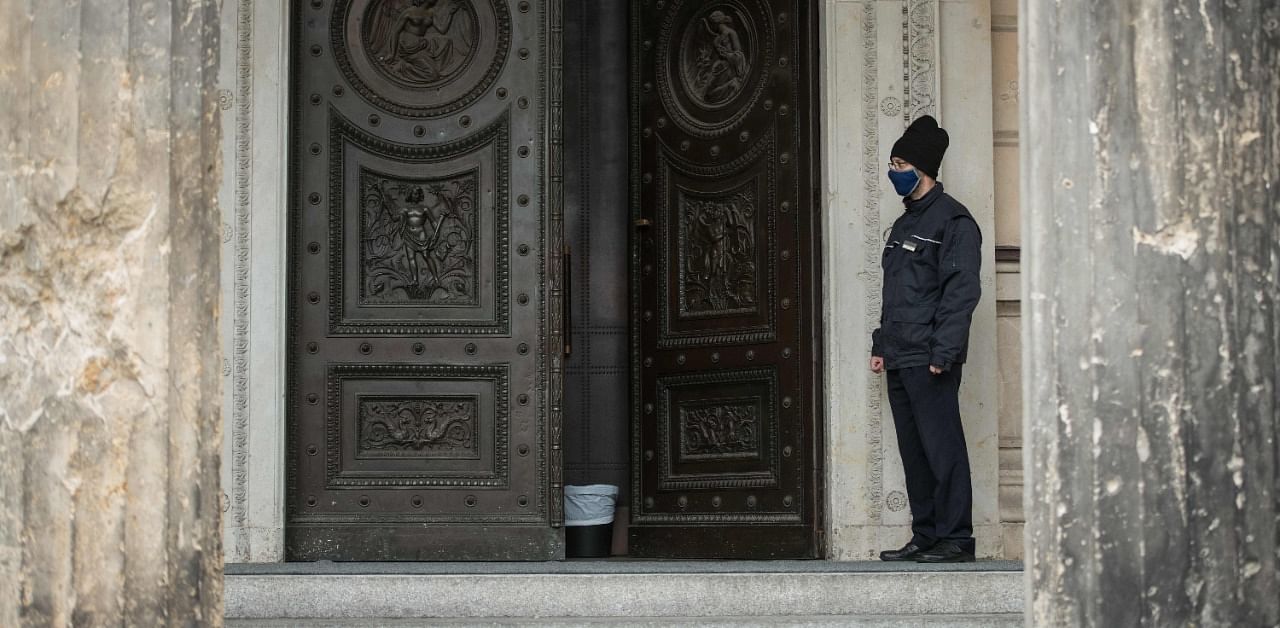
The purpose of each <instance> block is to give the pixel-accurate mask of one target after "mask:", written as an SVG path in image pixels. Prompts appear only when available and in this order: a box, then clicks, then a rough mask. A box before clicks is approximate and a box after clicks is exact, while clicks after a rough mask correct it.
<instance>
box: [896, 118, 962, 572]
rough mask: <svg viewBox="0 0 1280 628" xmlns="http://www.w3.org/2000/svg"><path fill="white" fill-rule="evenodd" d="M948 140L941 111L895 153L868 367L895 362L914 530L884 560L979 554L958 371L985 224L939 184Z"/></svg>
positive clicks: (912, 130)
mask: <svg viewBox="0 0 1280 628" xmlns="http://www.w3.org/2000/svg"><path fill="white" fill-rule="evenodd" d="M948 143H949V140H948V137H947V132H946V131H945V130H943V129H941V128H939V127H938V122H937V120H934V119H933V118H932V117H931V116H923V117H921V118H919V119H917V120H916V121H915V122H912V123H911V126H910V127H908V128H907V131H906V133H904V134H903V135H902V138H901V139H899V140H898V141H897V143H895V144H894V145H893V151H892V153H890V157H891V161H890V162H889V166H890V170H889V179H890V181H892V182H893V186H894V189H895V190H897V192H898V194H901V195H902V197H903V202H904V203H905V204H906V211H905V212H904V213H903V214H902V216H901V217H899V218H898V219H897V220H896V221H894V223H893V228H892V229H891V230H890V232H889V241H888V243H887V244H886V245H885V248H884V254H883V256H882V262H881V264H882V266H883V267H884V301H883V310H882V311H881V315H880V328H879V329H877V330H875V332H874V333H872V340H871V344H872V348H871V355H872V357H871V370H872V371H874V372H876V373H880V372H883V371H888V375H887V378H888V386H889V407H890V408H891V409H892V411H893V424H894V427H895V428H897V432H898V450H899V452H901V454H902V464H903V467H904V470H905V471H906V478H907V498H908V500H909V501H910V503H911V530H912V537H911V541H909V542H908V543H907V544H906V545H905V546H904V547H902V548H901V549H898V550H889V551H885V552H881V553H880V559H881V560H898V561H907V560H914V561H916V562H928V563H949V562H970V561H972V560H973V559H974V540H973V488H972V484H971V481H970V478H969V454H968V451H967V450H966V447H965V440H964V427H963V426H962V425H961V422H960V401H959V391H960V375H961V370H962V365H963V364H964V361H965V354H966V350H967V347H968V342H969V322H970V320H971V319H972V317H973V310H974V308H975V307H976V306H977V305H978V298H979V297H980V296H981V294H982V286H981V283H980V280H979V275H978V269H979V265H980V264H981V253H980V251H981V248H982V234H981V232H980V231H979V230H978V224H977V223H976V222H975V221H974V219H973V216H972V215H971V214H970V213H969V210H967V209H965V207H964V205H961V204H960V203H959V202H957V201H956V200H955V199H953V198H951V197H950V196H948V195H947V194H946V192H944V191H943V189H942V183H941V182H939V181H938V180H937V177H938V167H939V166H940V165H942V156H943V154H944V153H945V152H946V150H947V145H948Z"/></svg>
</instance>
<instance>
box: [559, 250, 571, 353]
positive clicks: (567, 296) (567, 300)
mask: <svg viewBox="0 0 1280 628" xmlns="http://www.w3.org/2000/svg"><path fill="white" fill-rule="evenodd" d="M561 264H562V268H561V271H562V272H561V276H562V277H563V281H564V304H563V306H564V357H566V358H567V357H569V355H570V354H571V353H573V249H571V248H569V245H567V244H566V245H565V246H564V255H563V256H562V257H561Z"/></svg>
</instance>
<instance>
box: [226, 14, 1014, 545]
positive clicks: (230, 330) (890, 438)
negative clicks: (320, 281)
mask: <svg viewBox="0 0 1280 628" xmlns="http://www.w3.org/2000/svg"><path fill="white" fill-rule="evenodd" d="M814 1H815V2H820V3H821V7H820V10H821V13H820V20H821V27H820V30H821V32H822V37H823V41H822V42H820V46H819V49H820V50H821V51H822V55H823V58H822V59H820V61H819V65H820V67H821V68H822V70H821V79H820V80H821V81H822V88H821V90H822V91H821V93H822V94H823V103H824V104H823V111H822V121H821V125H822V128H823V129H824V133H825V139H826V141H825V144H824V146H823V149H822V151H823V161H824V168H825V171H824V173H823V180H824V182H825V183H824V185H825V197H824V198H823V199H822V202H821V206H822V207H823V211H824V220H825V224H824V226H823V228H822V229H823V234H824V251H823V269H822V273H823V276H824V286H823V294H824V320H825V335H826V343H827V344H826V347H825V364H824V365H823V368H824V370H825V374H824V377H823V379H824V381H825V384H826V391H825V394H826V412H825V416H826V421H827V425H826V437H825V442H826V449H827V451H826V463H825V470H826V476H827V477H826V491H825V492H826V495H827V496H828V497H827V499H828V503H827V505H826V508H825V510H826V513H827V522H826V525H825V529H824V536H825V542H824V543H823V545H824V546H825V548H826V549H825V555H826V557H827V558H829V559H833V560H857V559H866V558H870V557H872V556H873V555H874V552H875V551H877V550H878V549H880V548H883V547H888V546H891V545H898V544H901V543H902V542H903V540H904V539H905V537H906V535H907V529H906V526H907V525H908V524H909V522H910V514H909V512H908V511H907V508H906V496H905V489H904V486H905V484H904V481H903V478H902V471H901V464H900V463H899V460H898V456H897V446H896V442H895V437H894V433H893V422H892V419H891V417H890V416H889V415H888V411H887V408H888V404H887V403H886V402H885V399H884V389H883V383H882V380H881V378H879V377H877V376H874V375H871V374H870V373H869V372H868V370H867V369H866V361H867V357H868V355H869V350H870V336H871V330H872V329H874V327H875V326H876V325H877V323H878V319H879V306H880V303H879V293H880V274H879V260H880V247H881V233H882V232H883V231H884V230H885V229H886V228H887V227H888V226H889V225H890V223H892V221H893V219H894V218H895V217H896V216H897V214H898V212H900V211H901V209H900V207H899V206H898V203H899V201H898V200H897V197H896V196H895V195H894V194H893V190H892V189H891V188H890V187H888V186H886V185H885V179H884V172H883V171H884V163H885V162H886V161H888V148H889V146H891V144H892V142H893V141H894V140H895V139H896V138H897V137H898V136H899V135H900V134H901V132H902V129H903V128H905V126H906V124H907V123H908V122H909V121H910V119H912V118H914V117H915V116H917V115H921V114H924V113H931V114H933V115H936V116H937V117H938V118H939V120H940V121H941V122H942V125H943V126H944V127H947V128H948V131H949V132H950V133H951V148H950V150H949V151H948V154H947V159H946V165H945V166H944V168H943V172H942V179H943V180H944V181H945V182H946V183H947V188H948V191H949V192H950V193H951V194H953V195H954V196H956V197H957V198H959V199H961V200H962V202H964V203H965V204H966V205H967V206H968V207H969V209H970V210H971V211H972V212H973V214H974V216H975V217H976V218H977V219H978V223H979V225H980V226H981V228H982V230H983V232H984V234H987V237H986V238H985V239H984V243H983V272H982V285H983V287H984V296H983V300H982V302H981V303H980V304H979V306H978V311H977V312H976V313H975V316H974V326H973V332H972V340H971V348H970V367H969V368H968V369H967V371H968V372H969V373H972V374H974V375H971V376H970V377H969V378H968V381H967V382H966V384H965V386H964V389H963V391H962V395H961V405H962V410H963V413H964V416H965V427H966V436H967V438H968V443H969V450H970V455H971V460H972V463H971V466H972V469H973V474H974V483H973V484H974V524H975V533H976V534H977V536H978V551H979V555H980V556H987V557H998V556H999V555H1000V552H1001V549H1000V548H1001V546H1002V544H1001V541H1000V525H999V512H998V509H997V491H998V485H999V476H998V474H999V471H998V440H999V439H998V434H997V431H998V419H997V416H996V405H997V404H996V382H995V379H994V377H993V376H988V377H982V376H980V374H982V373H994V372H995V360H996V344H995V338H996V330H995V326H996V314H995V294H994V288H995V258H994V246H993V245H994V192H993V178H992V172H991V167H990V165H989V164H991V163H992V121H991V120H992V119H991V111H992V109H991V80H992V78H991V75H992V71H991V67H992V65H991V42H990V37H991V36H990V16H991V8H990V0H814ZM286 5H287V3H283V2H278V1H271V2H268V1H265V0H235V1H228V2H225V3H224V4H223V12H222V29H223V31H222V32H223V33H224V36H223V37H222V50H221V54H222V64H221V67H220V70H219V80H218V82H219V87H220V90H219V93H218V96H219V99H218V100H219V106H220V108H221V109H222V112H223V117H222V124H223V135H222V137H223V145H222V155H223V163H224V164H225V166H224V173H225V176H224V177H223V183H222V188H221V190H220V193H219V198H220V205H221V208H222V214H223V221H222V246H223V250H222V260H223V262H222V263H223V267H222V269H221V282H222V303H223V316H222V321H223V323H222V330H221V332H222V338H223V340H222V342H223V354H224V356H225V358H224V364H223V377H224V386H223V390H224V402H223V415H224V429H223V433H224V439H225V441H224V451H223V465H222V486H223V498H222V503H223V510H224V513H223V514H224V534H225V536H224V542H223V545H224V548H225V558H226V562H228V563H271V562H280V561H282V560H283V557H284V534H283V530H284V503H285V495H284V473H285V457H284V434H285V430H284V426H285V420H284V417H285V405H284V403H285V392H286V390H285V351H284V346H285V321H286V315H287V312H286V308H285V298H286V273H285V259H286V258H285V254H286V251H285V247H284V246H283V243H284V242H285V224H286V211H285V209H286V207H287V190H288V187H287V168H286V165H287V163H288V159H287V154H286V153H287V149H288V142H287V139H288V138H287V133H288V124H287V122H288V111H289V107H288V66H289V57H288V50H289V41H288V37H289V33H288V28H287V24H288V19H287V18H288V16H287V14H286V12H287V10H288V9H287V6H286ZM944 59H952V60H955V61H954V62H951V63H945V64H944V63H940V61H941V60H944ZM850 269H856V270H850Z"/></svg>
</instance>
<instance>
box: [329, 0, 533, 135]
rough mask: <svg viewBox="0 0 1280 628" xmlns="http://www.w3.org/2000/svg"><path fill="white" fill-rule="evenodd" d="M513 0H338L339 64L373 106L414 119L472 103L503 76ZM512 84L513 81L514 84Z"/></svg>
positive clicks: (333, 26) (333, 29) (335, 39)
mask: <svg viewBox="0 0 1280 628" xmlns="http://www.w3.org/2000/svg"><path fill="white" fill-rule="evenodd" d="M507 5H508V0H333V10H332V13H331V16H330V18H329V37H330V39H331V41H332V46H333V58H334V61H335V62H336V63H337V65H338V70H339V71H340V72H341V73H342V75H343V77H345V78H346V79H347V81H349V82H350V84H351V87H352V89H353V90H354V91H355V92H356V93H358V94H359V95H360V97H361V98H363V99H365V100H366V101H367V102H369V103H370V104H372V105H374V106H375V107H377V108H379V109H383V110H385V111H388V112H391V113H394V114H397V115H401V116H406V117H410V118H436V117H440V116H445V115H449V114H452V113H455V112H457V111H460V110H462V109H465V108H467V107H468V106H469V105H471V104H472V103H473V102H475V101H476V99H478V98H480V97H481V96H483V95H484V94H485V93H486V92H487V91H488V90H489V88H490V86H491V85H492V84H493V82H494V81H496V80H497V78H498V76H499V75H500V74H502V68H503V66H505V64H506V62H507V56H508V53H509V52H510V49H511V42H512V35H513V25H512V23H511V13H510V8H509V7H508V6H507ZM508 89H510V86H508Z"/></svg>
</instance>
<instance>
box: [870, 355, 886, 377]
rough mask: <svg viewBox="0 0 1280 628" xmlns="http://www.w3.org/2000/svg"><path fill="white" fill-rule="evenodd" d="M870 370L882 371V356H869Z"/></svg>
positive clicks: (873, 371)
mask: <svg viewBox="0 0 1280 628" xmlns="http://www.w3.org/2000/svg"><path fill="white" fill-rule="evenodd" d="M871 372H872V373H883V372H884V358H882V357H880V356H878V355H873V356H871Z"/></svg>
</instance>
